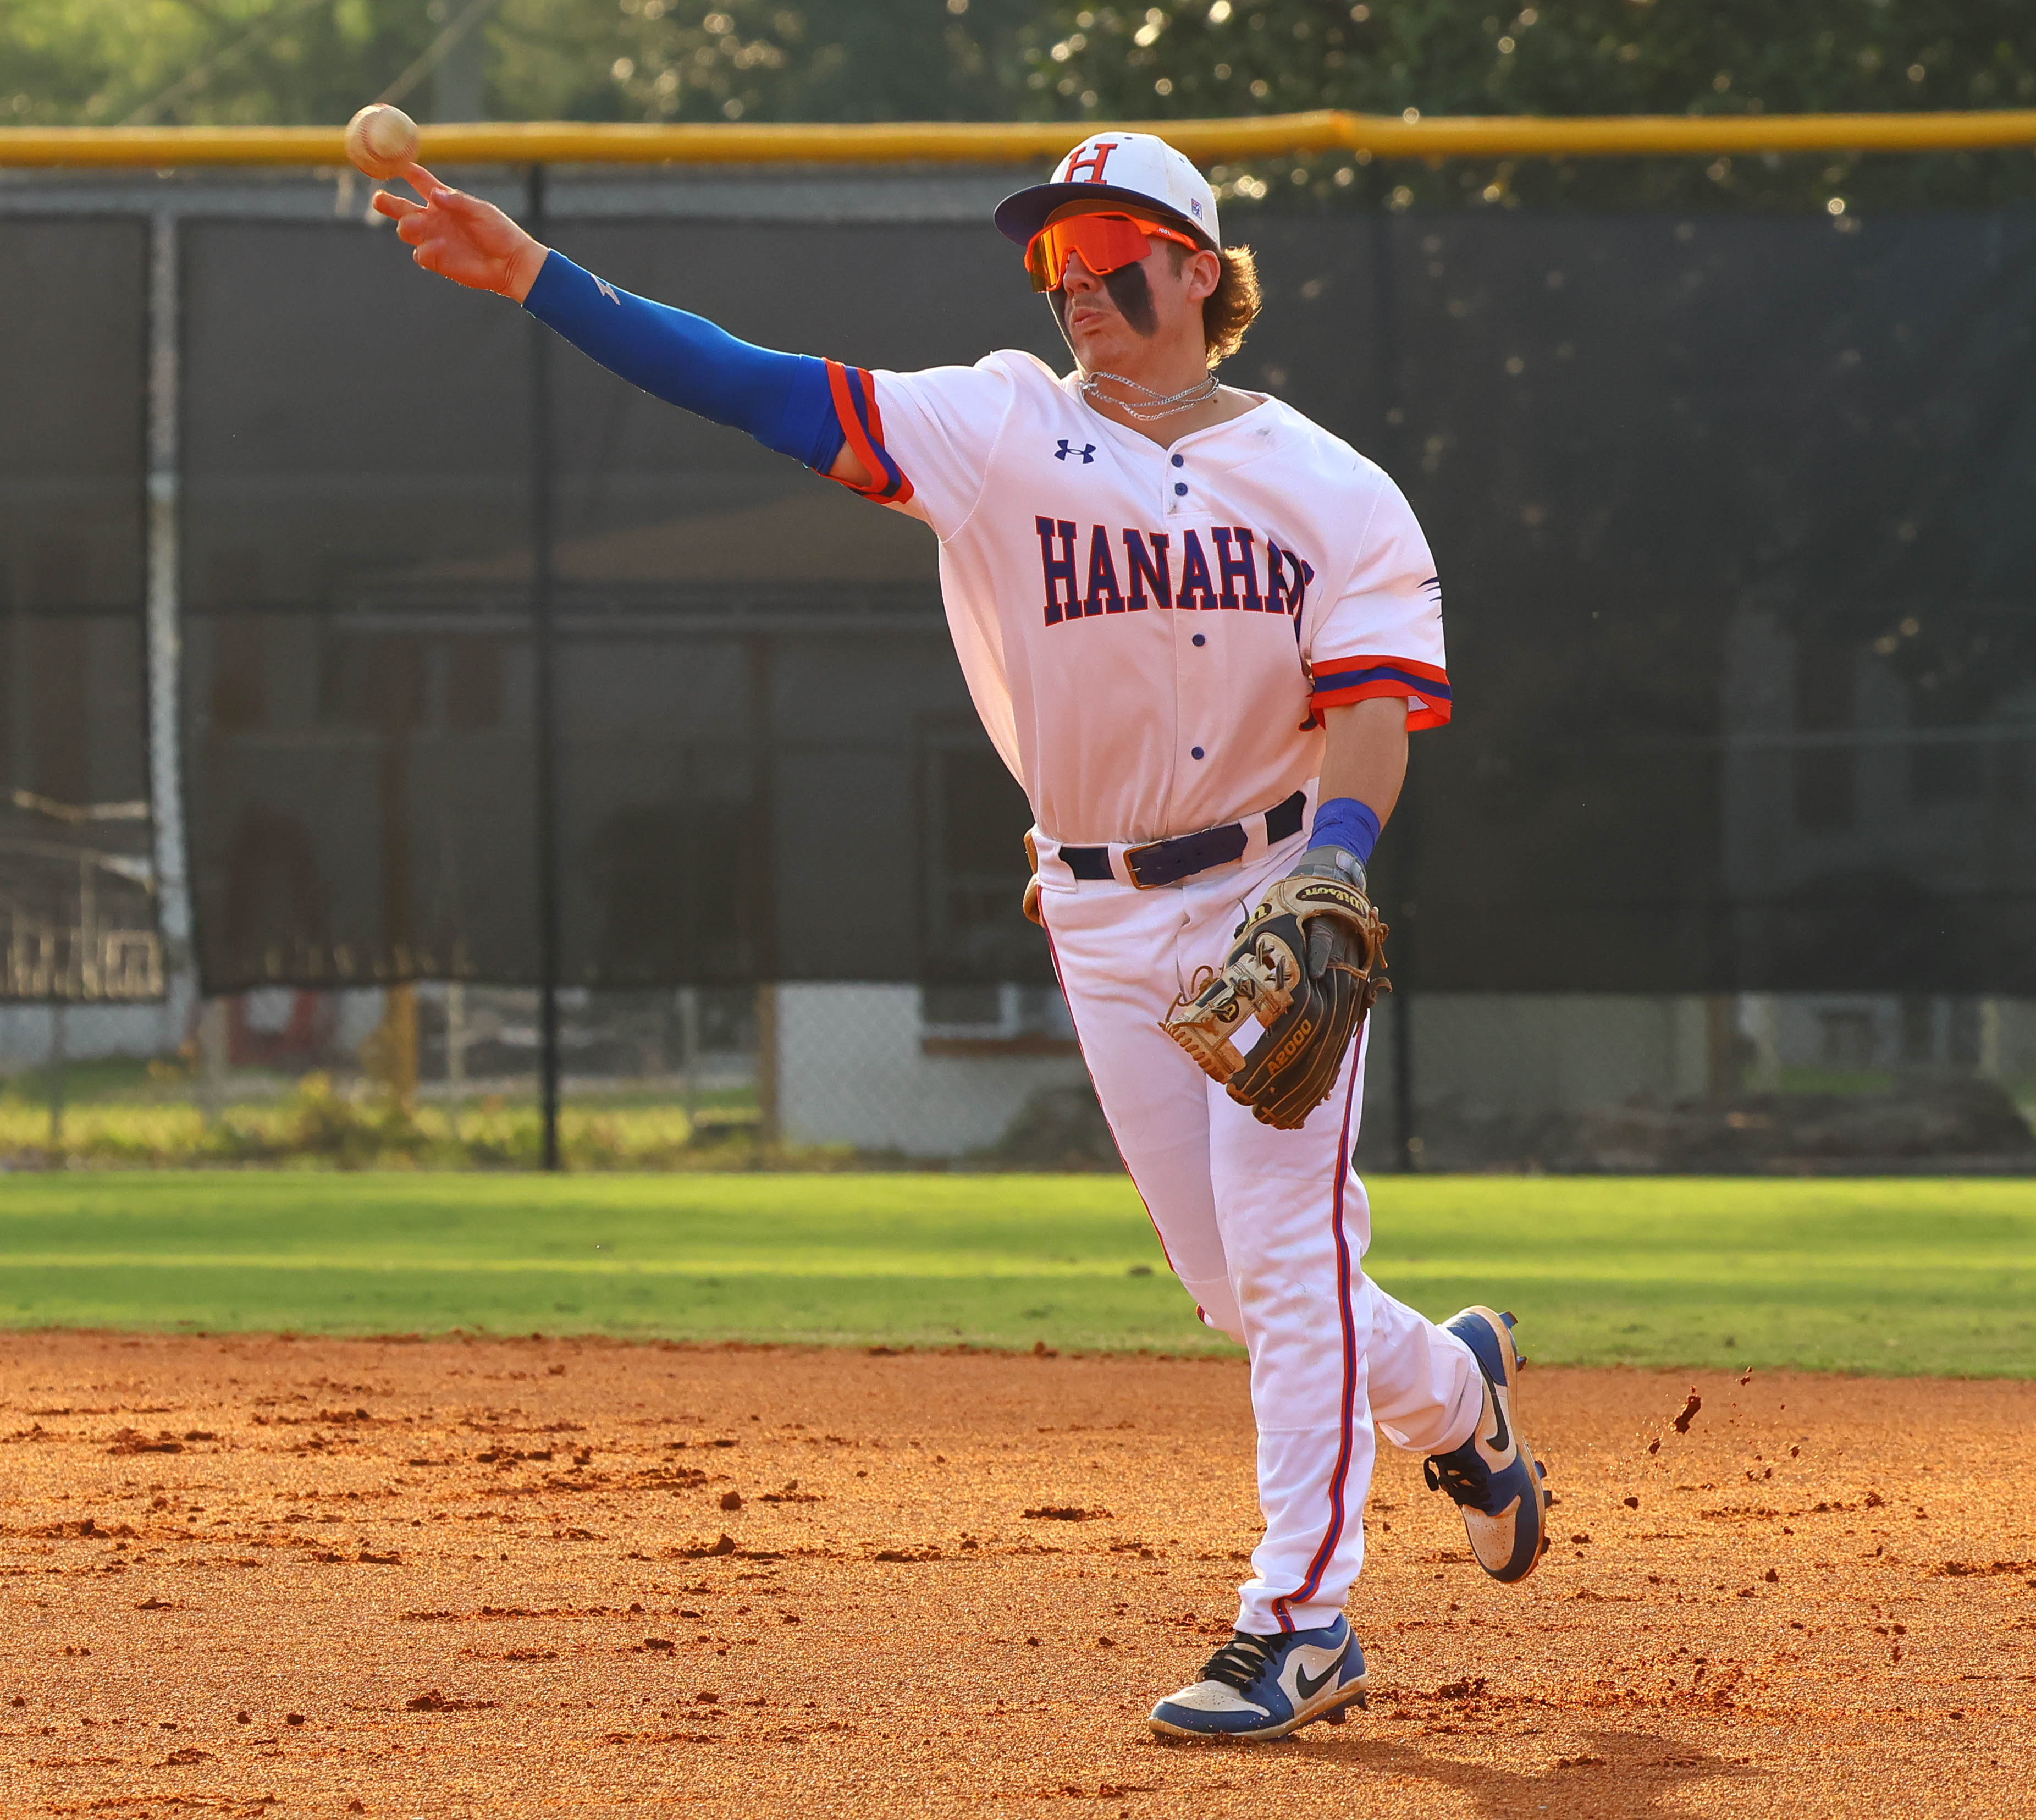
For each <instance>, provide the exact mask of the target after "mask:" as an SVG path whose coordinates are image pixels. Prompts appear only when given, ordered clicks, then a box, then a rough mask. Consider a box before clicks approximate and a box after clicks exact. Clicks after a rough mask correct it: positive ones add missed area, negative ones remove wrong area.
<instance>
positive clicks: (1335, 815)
mask: <svg viewBox="0 0 2036 1820" xmlns="http://www.w3.org/2000/svg"><path fill="white" fill-rule="evenodd" d="M1308 845H1309V846H1311V847H1341V848H1343V849H1344V850H1345V851H1346V852H1348V853H1355V854H1356V855H1357V863H1358V864H1359V865H1361V866H1362V865H1371V850H1372V849H1373V848H1374V847H1375V846H1378V816H1375V815H1374V814H1373V813H1372V812H1371V808H1370V807H1369V806H1368V805H1367V804H1363V803H1361V802H1359V801H1358V800H1357V798H1356V797H1332V798H1331V799H1330V800H1329V801H1327V802H1325V803H1324V804H1321V805H1320V806H1319V807H1318V808H1317V809H1316V811H1315V825H1314V830H1313V831H1311V832H1310V835H1309V836H1308Z"/></svg>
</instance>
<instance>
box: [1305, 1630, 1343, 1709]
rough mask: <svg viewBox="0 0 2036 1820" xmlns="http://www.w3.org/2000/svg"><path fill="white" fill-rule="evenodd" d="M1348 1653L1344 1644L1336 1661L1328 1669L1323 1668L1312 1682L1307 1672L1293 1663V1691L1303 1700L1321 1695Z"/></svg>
mask: <svg viewBox="0 0 2036 1820" xmlns="http://www.w3.org/2000/svg"><path fill="white" fill-rule="evenodd" d="M1349 1653H1350V1645H1348V1643H1346V1644H1345V1645H1344V1646H1343V1649H1342V1650H1341V1651H1340V1652H1339V1653H1338V1655H1337V1659H1336V1660H1335V1661H1333V1662H1332V1663H1331V1664H1329V1667H1326V1668H1325V1669H1324V1670H1323V1671H1322V1673H1321V1674H1319V1675H1317V1676H1316V1677H1315V1678H1314V1680H1312V1681H1310V1679H1308V1671H1307V1670H1306V1669H1305V1668H1303V1667H1302V1666H1301V1665H1300V1664H1299V1663H1298V1662H1297V1663H1295V1664H1294V1689H1295V1692H1296V1693H1298V1694H1299V1695H1300V1696H1301V1698H1303V1700H1312V1699H1314V1697H1315V1696H1316V1695H1317V1694H1319V1693H1321V1692H1322V1690H1323V1689H1324V1688H1325V1687H1326V1686H1329V1680H1330V1678H1331V1677H1332V1676H1333V1675H1335V1673H1336V1671H1337V1670H1338V1669H1339V1668H1340V1667H1342V1666H1343V1663H1344V1656H1348V1655H1349Z"/></svg>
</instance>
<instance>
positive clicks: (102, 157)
mask: <svg viewBox="0 0 2036 1820" xmlns="http://www.w3.org/2000/svg"><path fill="white" fill-rule="evenodd" d="M1155 129H1156V130H1159V131H1161V132H1163V133H1164V134H1166V136H1167V138H1168V139H1170V140H1171V141H1172V142H1173V143H1174V145H1178V146H1179V147H1180V149H1182V151H1184V152H1186V153H1187V154H1188V155H1189V156H1190V157H1192V158H1194V159H1197V160H1199V161H1201V163H1203V164H1215V163H1219V162H1231V163H1235V162H1236V161H1239V160H1245V159H1250V158H1276V157H1286V156H1293V155H1295V154H1299V153H1322V152H1332V153H1333V152H1350V153H1370V154H1371V156H1374V157H1378V158H1608V157H1710V156H1717V155H1718V154H1720V153H1728V154H1731V153H1742V154H1743V153H1762V152H1955V151H1977V150H1984V149H1998V148H2000V147H2008V146H2036V109H2027V108H2021V109H2010V108H2003V109H1999V110H1991V111H1984V112H1976V113H1973V112H1968V113H1915V114H1730V115H1720V114H1707V115H1683V114H1632V115H1612V116H1600V117H1594V118H1590V119H1541V118H1536V117H1534V116H1533V115H1487V116H1471V115H1453V116H1437V117H1435V118H1432V119H1426V118H1423V117H1421V116H1420V115H1415V114H1411V113H1410V114H1408V115H1405V116H1393V115H1376V114H1351V113H1344V112H1340V111H1321V112H1318V113H1312V114H1268V115H1257V116H1254V117H1246V118H1242V119H1230V120H1168V121H1163V122H1152V121H1144V122H1131V123H1130V124H1129V126H1127V127H1126V129H1125V130H1132V131H1138V130H1144V131H1148V132H1149V131H1152V130H1155ZM1097 130H1100V127H1099V124H1098V123H1096V122H1069V121H1052V120H1050V121H1037V122H1020V123H1016V124H1013V123H1007V122H982V123H966V124H945V123H942V122H937V121H936V122H899V123H896V124H884V123H877V124H867V125H865V124H857V125H848V126H771V125H764V124H754V125H752V124H751V123H748V122H737V123H735V124H732V125H721V124H718V123H714V124H708V123H700V124H691V125H681V126H623V125H601V126H588V125H582V124H578V123H575V122H571V121H563V120H531V121H517V122H501V123H493V124H490V123H479V124H474V125H459V126H426V127H425V128H424V150H423V156H424V161H425V162H426V163H427V164H445V165H458V164H918V163H924V164H1031V163H1035V162H1039V161H1043V160H1048V159H1053V158H1058V156H1060V155H1061V153H1063V152H1065V150H1067V149H1068V148H1069V146H1070V145H1073V144H1074V143H1076V141H1077V140H1078V139H1079V138H1081V137H1082V136H1083V135H1084V134H1087V133H1091V132H1095V131H1097ZM344 163H345V152H344V150H343V149H342V148H341V129H340V128H339V127H337V126H107V127H98V126H48V127H43V126H10V127H6V128H0V168H7V167H12V168H30V167H40V168H56V167H62V166H70V167H74V168H79V167H82V168H140V169H172V168H178V167H180V166H189V165H197V164H243V165H253V164H270V165H298V166H303V165H314V166H316V165H333V164H344Z"/></svg>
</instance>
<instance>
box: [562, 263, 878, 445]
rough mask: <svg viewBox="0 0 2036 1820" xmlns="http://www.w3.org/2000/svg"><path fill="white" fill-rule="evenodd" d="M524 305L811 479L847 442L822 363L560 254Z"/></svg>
mask: <svg viewBox="0 0 2036 1820" xmlns="http://www.w3.org/2000/svg"><path fill="white" fill-rule="evenodd" d="M523 307H524V308H525V309H526V310H527V311H530V314H531V315H534V316H535V317H536V318H537V320H538V321H539V322H542V323H544V324H545V325H546V326H548V327H549V328H552V329H556V330H557V331H558V332H559V333H560V334H561V335H563V336H564V337H565V338H566V339H567V341H570V342H571V343H572V345H574V346H575V348H577V349H579V351H580V352H582V353H583V354H586V355H588V356H591V357H592V358H593V359H594V360H598V361H599V362H600V363H601V365H602V366H604V367H607V368H608V370H609V371H610V372H612V373H616V374H620V375H621V377H622V378H624V379H627V380H628V381H629V382H631V383H632V384H633V385H637V386H642V387H643V390H645V391H647V392H648V393H650V394H651V395H652V396H653V397H654V398H662V399H663V400H665V402H666V403H667V404H672V405H679V406H681V408H682V409H685V410H688V411H692V412H696V413H698V414H699V416H703V417H707V418H711V419H712V420H713V421H714V422H715V423H717V424H728V425H730V427H731V428H735V429H737V430H746V431H748V432H749V434H750V435H752V436H754V437H755V438H756V439H757V441H758V442H760V443H762V444H763V446H764V447H766V448H767V449H775V450H777V451H778V452H779V454H781V455H790V457H791V458H792V459H793V460H794V461H795V462H804V463H805V465H807V466H808V467H809V468H811V469H814V470H815V472H816V473H823V474H824V473H826V472H827V471H828V469H829V468H831V467H832V466H833V465H834V459H835V456H837V455H838V454H840V453H841V450H842V445H843V443H844V442H846V437H845V436H844V435H843V432H842V428H841V421H840V419H839V417H838V416H836V415H835V408H834V399H833V397H832V394H831V392H830V390H829V389H828V375H827V363H826V362H825V361H824V360H815V359H814V358H813V356H811V355H810V354H778V353H773V352H771V350H770V349H768V348H757V347H752V345H750V344H749V343H748V342H747V341H737V339H736V338H735V337H733V335H731V334H730V333H728V331H727V330H725V329H718V328H716V327H715V326H714V324H713V323H711V322H708V321H707V320H706V319H705V318H703V317H699V316H692V315H687V313H686V312H685V311H684V310H674V309H672V308H670V307H668V306H667V305H665V304H663V303H652V302H650V300H649V299H648V298H645V297H639V296H634V295H632V293H631V292H628V291H622V290H618V289H616V288H615V286H613V284H605V283H604V282H603V281H601V280H600V279H598V278H597V277H594V275H593V274H592V273H589V272H583V271H582V270H581V269H580V268H579V266H575V264H574V263H573V262H572V261H571V260H570V259H568V258H567V257H566V256H565V255H564V254H563V253H553V254H550V255H549V257H548V258H546V259H545V263H544V268H543V269H542V270H541V271H540V272H539V273H537V282H536V283H535V284H533V285H532V286H531V287H530V296H528V297H526V298H525V299H524V300H523Z"/></svg>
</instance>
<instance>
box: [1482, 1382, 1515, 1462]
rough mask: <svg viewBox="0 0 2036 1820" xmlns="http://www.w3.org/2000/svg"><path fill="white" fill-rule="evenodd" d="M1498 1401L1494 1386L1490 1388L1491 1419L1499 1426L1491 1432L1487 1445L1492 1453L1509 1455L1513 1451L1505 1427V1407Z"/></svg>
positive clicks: (1507, 1430) (1510, 1434) (1510, 1436)
mask: <svg viewBox="0 0 2036 1820" xmlns="http://www.w3.org/2000/svg"><path fill="white" fill-rule="evenodd" d="M1491 1418H1492V1420H1493V1421H1494V1422H1497V1423H1498V1425H1499V1426H1497V1427H1496V1428H1495V1429H1494V1430H1492V1433H1491V1441H1489V1442H1488V1443H1487V1445H1489V1446H1490V1448H1491V1451H1492V1452H1493V1453H1498V1454H1506V1453H1511V1452H1512V1451H1513V1435H1512V1432H1511V1431H1510V1430H1509V1429H1508V1428H1507V1427H1506V1405H1505V1404H1503V1403H1502V1402H1500V1401H1499V1386H1498V1385H1493V1386H1492V1387H1491Z"/></svg>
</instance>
